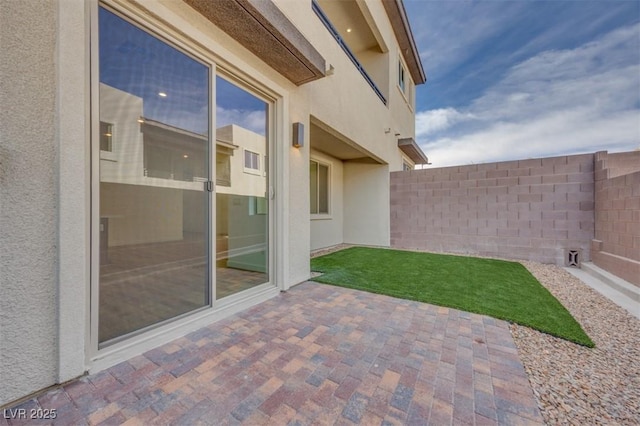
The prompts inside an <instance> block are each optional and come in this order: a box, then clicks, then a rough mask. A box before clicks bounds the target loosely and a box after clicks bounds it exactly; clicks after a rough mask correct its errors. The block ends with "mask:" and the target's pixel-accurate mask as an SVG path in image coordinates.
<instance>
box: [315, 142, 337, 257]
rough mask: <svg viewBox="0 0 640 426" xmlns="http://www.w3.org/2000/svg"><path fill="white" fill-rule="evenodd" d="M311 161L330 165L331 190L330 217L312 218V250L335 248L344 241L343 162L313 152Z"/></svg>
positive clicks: (318, 216)
mask: <svg viewBox="0 0 640 426" xmlns="http://www.w3.org/2000/svg"><path fill="white" fill-rule="evenodd" d="M311 159H314V160H317V161H319V162H321V163H323V164H327V165H329V170H330V174H331V176H330V179H329V182H330V188H329V197H330V200H329V210H330V214H328V215H312V217H311V229H310V231H311V250H316V249H319V248H323V247H330V246H335V245H336V244H340V243H342V242H343V241H344V235H343V226H344V219H343V216H344V202H343V192H344V189H343V187H344V178H343V163H342V161H340V160H338V159H336V158H333V157H330V156H328V155H325V154H322V153H321V152H317V151H315V152H314V151H312V152H311Z"/></svg>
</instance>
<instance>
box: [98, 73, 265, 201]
mask: <svg viewBox="0 0 640 426" xmlns="http://www.w3.org/2000/svg"><path fill="white" fill-rule="evenodd" d="M100 94H101V99H100V100H101V102H100V114H101V117H102V121H101V129H100V135H101V138H102V141H103V143H102V144H101V149H100V162H101V164H100V173H101V175H100V180H101V181H102V182H112V183H128V184H134V185H150V186H160V187H170V188H181V189H192V190H202V189H203V186H202V182H206V181H207V180H208V176H207V175H208V170H207V167H206V155H207V152H206V148H207V137H206V135H202V134H198V133H195V132H191V131H189V130H185V129H181V128H178V127H174V126H171V125H168V124H165V123H161V122H159V121H155V120H152V119H149V118H146V117H144V116H143V102H142V99H141V98H139V97H137V96H134V95H131V94H129V93H126V92H123V91H121V90H118V89H116V88H114V87H110V86H107V85H105V84H100ZM238 141H241V142H238ZM265 146H266V145H265V138H264V136H262V135H259V134H257V133H255V132H252V131H251V130H249V129H245V128H243V127H240V126H238V125H235V124H229V125H226V126H222V127H219V128H218V129H217V130H216V179H215V182H216V192H219V193H223V194H238V195H246V196H254V197H264V195H265V194H264V187H265V181H266V153H265ZM103 148H105V149H103Z"/></svg>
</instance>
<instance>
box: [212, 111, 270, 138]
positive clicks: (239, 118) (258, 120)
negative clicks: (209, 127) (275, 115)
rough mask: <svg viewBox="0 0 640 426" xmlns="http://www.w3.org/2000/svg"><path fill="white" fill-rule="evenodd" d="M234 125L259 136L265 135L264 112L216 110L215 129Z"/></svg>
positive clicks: (265, 119)
mask: <svg viewBox="0 0 640 426" xmlns="http://www.w3.org/2000/svg"><path fill="white" fill-rule="evenodd" d="M228 124H236V125H238V126H240V127H244V128H245V129H249V130H251V131H252V132H255V133H258V134H259V135H263V136H264V135H265V132H266V125H267V118H266V112H265V111H264V110H242V109H225V108H222V107H217V108H216V127H218V128H220V127H223V126H226V125H228Z"/></svg>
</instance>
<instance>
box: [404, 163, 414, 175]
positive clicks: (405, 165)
mask: <svg viewBox="0 0 640 426" xmlns="http://www.w3.org/2000/svg"><path fill="white" fill-rule="evenodd" d="M402 170H403V171H405V172H407V171H409V170H413V166H412V165H411V164H410V163H409V162H407V161H403V162H402Z"/></svg>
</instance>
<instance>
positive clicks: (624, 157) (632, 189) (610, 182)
mask: <svg viewBox="0 0 640 426" xmlns="http://www.w3.org/2000/svg"><path fill="white" fill-rule="evenodd" d="M595 160H596V161H595V203H596V204H595V205H596V211H595V219H596V221H595V238H594V240H593V242H592V244H591V249H592V258H593V262H594V263H595V264H596V265H597V266H599V267H601V268H602V269H605V270H607V271H609V272H611V273H612V274H615V275H617V276H619V277H620V278H622V279H624V280H626V281H629V282H630V283H633V284H635V285H637V286H639V287H640V151H634V152H627V153H622V154H607V153H606V152H598V153H596V158H595Z"/></svg>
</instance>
